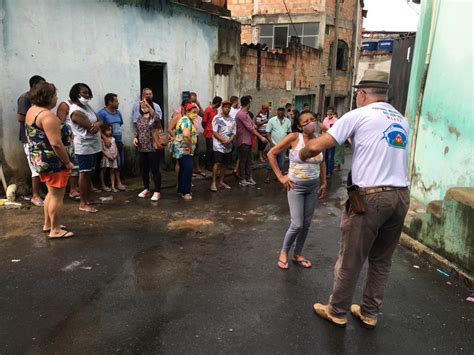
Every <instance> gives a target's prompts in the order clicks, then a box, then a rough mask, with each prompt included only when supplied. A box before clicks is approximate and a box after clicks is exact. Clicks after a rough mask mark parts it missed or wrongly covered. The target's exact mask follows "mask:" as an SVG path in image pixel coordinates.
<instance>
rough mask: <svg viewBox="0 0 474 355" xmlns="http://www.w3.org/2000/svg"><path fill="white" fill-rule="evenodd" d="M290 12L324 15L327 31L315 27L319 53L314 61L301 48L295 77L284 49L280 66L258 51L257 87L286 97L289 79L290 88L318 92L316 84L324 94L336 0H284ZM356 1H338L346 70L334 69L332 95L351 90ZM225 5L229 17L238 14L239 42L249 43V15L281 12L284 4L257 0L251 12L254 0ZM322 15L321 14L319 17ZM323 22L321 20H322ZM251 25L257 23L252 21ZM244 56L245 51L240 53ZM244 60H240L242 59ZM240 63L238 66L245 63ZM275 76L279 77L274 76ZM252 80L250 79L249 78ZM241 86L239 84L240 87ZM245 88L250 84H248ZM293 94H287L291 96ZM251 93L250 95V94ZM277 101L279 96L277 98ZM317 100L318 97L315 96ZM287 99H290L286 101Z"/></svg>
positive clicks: (328, 83) (231, 0)
mask: <svg viewBox="0 0 474 355" xmlns="http://www.w3.org/2000/svg"><path fill="white" fill-rule="evenodd" d="M285 1H286V4H287V6H288V9H289V10H290V13H292V14H318V15H319V16H320V20H319V21H322V20H321V16H325V18H326V23H327V24H328V25H329V29H330V31H329V34H328V35H327V34H326V28H324V26H323V25H321V27H320V29H319V34H320V37H322V38H323V48H322V52H318V55H317V56H316V57H317V60H315V59H314V58H313V57H314V56H313V57H312V56H311V54H310V53H306V52H304V51H303V53H301V56H302V58H304V59H303V60H301V61H299V62H297V66H296V76H297V78H296V80H294V78H293V71H292V70H290V69H291V68H290V66H289V65H288V63H292V64H291V65H293V63H294V58H293V55H289V54H288V51H286V52H285V53H286V55H287V56H289V57H288V58H286V60H285V61H286V63H287V64H286V65H285V66H283V65H282V64H281V63H280V62H278V59H276V57H272V56H271V54H270V53H268V54H264V55H263V54H262V55H263V56H264V57H262V65H263V67H262V77H261V88H262V90H283V91H282V92H281V93H278V95H284V96H285V97H286V96H288V95H287V94H286V92H285V82H286V81H287V80H292V90H303V91H311V92H313V93H314V94H315V95H319V86H320V85H325V96H327V95H329V93H330V90H331V72H330V71H329V70H328V63H329V52H330V47H331V44H332V43H333V40H334V26H333V25H331V24H333V23H334V17H335V10H336V0H326V1H324V2H323V1H321V0H285ZM358 1H359V0H344V2H342V3H341V7H340V12H339V15H340V22H339V34H338V37H339V39H340V40H343V41H344V42H346V44H347V46H348V55H347V57H348V63H347V70H345V71H342V70H338V71H337V74H336V80H335V93H336V96H338V97H342V96H346V95H348V93H349V92H350V90H351V84H352V77H351V69H352V66H353V65H354V58H353V53H352V50H353V43H352V37H353V25H352V22H353V20H354V4H356V3H357V2H358ZM321 3H323V4H324V3H325V8H323V7H322V4H321ZM227 7H228V9H229V10H231V13H232V16H233V17H234V18H236V17H238V18H240V19H239V20H240V21H241V22H242V32H241V42H242V43H251V42H252V21H253V18H252V16H253V15H265V14H268V15H271V14H284V13H286V9H285V7H284V4H283V1H282V0H259V1H258V11H257V13H256V14H255V13H254V0H228V1H227ZM323 18H324V17H323ZM323 23H324V22H323ZM253 26H258V25H256V24H255V23H253ZM267 56H269V57H268V58H267ZM243 57H245V54H244V55H243ZM246 60H247V59H243V61H244V62H245V61H246ZM244 62H242V65H243V66H244V65H245V64H248V63H244ZM252 70H253V69H251V68H247V73H246V75H250V73H251V72H252ZM278 76H279V77H278ZM255 77H256V68H255V73H254V74H252V80H254V79H255ZM247 79H248V78H247V77H243V78H242V81H245V80H247ZM251 82H253V81H251ZM244 86H245V85H244ZM244 86H243V87H244ZM248 88H249V89H250V88H251V86H249V87H248ZM275 95H277V94H275ZM294 95H296V94H292V95H289V96H288V97H289V98H290V99H291V96H292V97H293V98H294ZM252 96H253V95H252ZM278 100H279V99H278ZM317 100H319V97H317ZM290 101H291V100H290Z"/></svg>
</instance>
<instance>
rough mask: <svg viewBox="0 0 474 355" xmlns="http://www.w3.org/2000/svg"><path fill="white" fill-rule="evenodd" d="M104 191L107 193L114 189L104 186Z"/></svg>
mask: <svg viewBox="0 0 474 355" xmlns="http://www.w3.org/2000/svg"><path fill="white" fill-rule="evenodd" d="M102 190H104V191H106V192H110V191H112V189H111V188H110V187H108V186H104V187H103V188H102Z"/></svg>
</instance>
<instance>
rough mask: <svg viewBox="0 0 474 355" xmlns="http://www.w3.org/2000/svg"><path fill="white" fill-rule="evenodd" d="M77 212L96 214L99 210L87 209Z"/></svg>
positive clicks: (80, 209)
mask: <svg viewBox="0 0 474 355" xmlns="http://www.w3.org/2000/svg"><path fill="white" fill-rule="evenodd" d="M79 211H81V212H86V213H97V212H99V210H98V209H95V208H90V209H88V208H79Z"/></svg>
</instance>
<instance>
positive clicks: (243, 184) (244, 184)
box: [239, 179, 250, 187]
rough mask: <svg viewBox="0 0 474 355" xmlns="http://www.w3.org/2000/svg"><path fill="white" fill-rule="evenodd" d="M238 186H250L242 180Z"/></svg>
mask: <svg viewBox="0 0 474 355" xmlns="http://www.w3.org/2000/svg"><path fill="white" fill-rule="evenodd" d="M239 185H240V186H242V187H246V186H250V183H249V182H248V181H247V180H245V179H243V180H240V182H239Z"/></svg>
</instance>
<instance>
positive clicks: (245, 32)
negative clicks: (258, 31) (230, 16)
mask: <svg viewBox="0 0 474 355" xmlns="http://www.w3.org/2000/svg"><path fill="white" fill-rule="evenodd" d="M240 31H241V32H240V43H249V44H250V43H252V26H251V25H242V26H241V27H240Z"/></svg>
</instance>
